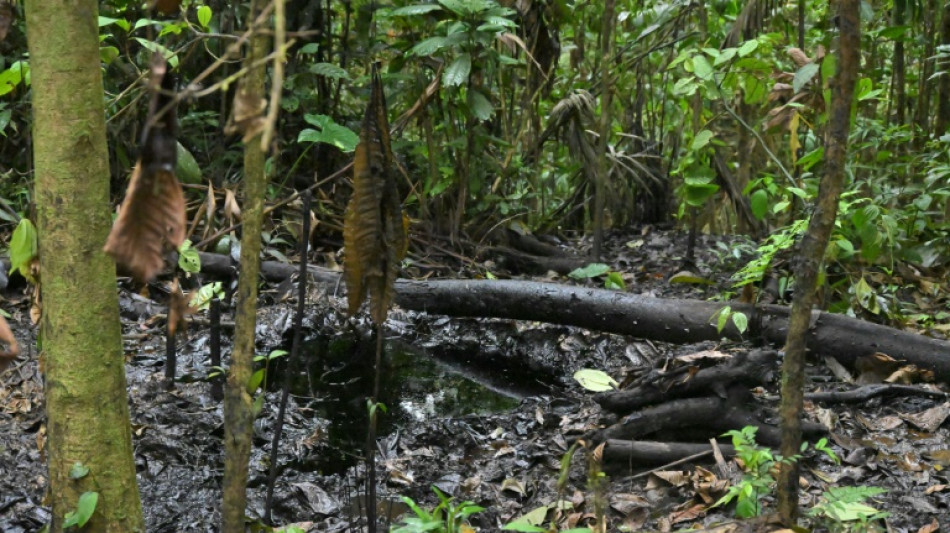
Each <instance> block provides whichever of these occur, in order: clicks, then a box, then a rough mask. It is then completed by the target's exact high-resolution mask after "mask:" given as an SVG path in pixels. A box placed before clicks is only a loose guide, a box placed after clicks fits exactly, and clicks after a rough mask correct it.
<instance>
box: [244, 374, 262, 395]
mask: <svg viewBox="0 0 950 533" xmlns="http://www.w3.org/2000/svg"><path fill="white" fill-rule="evenodd" d="M264 372H266V371H265V370H264V369H263V368H259V369H257V370H256V371H255V372H254V373H253V374H251V379H249V380H247V393H248V394H254V391H256V390H257V388H258V387H260V386H261V382H263V381H264Z"/></svg>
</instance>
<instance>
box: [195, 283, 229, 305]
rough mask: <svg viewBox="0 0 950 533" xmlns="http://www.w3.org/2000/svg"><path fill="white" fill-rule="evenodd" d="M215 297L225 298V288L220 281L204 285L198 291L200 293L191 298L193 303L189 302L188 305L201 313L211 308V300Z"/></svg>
mask: <svg viewBox="0 0 950 533" xmlns="http://www.w3.org/2000/svg"><path fill="white" fill-rule="evenodd" d="M215 297H218V298H224V287H222V285H221V282H220V281H215V282H214V283H206V284H204V285H202V286H201V288H200V289H198V292H196V293H195V294H194V296H192V297H191V301H190V302H188V305H189V307H194V308H195V309H197V310H199V311H204V310H205V309H208V307H210V306H211V300H213V299H214V298H215Z"/></svg>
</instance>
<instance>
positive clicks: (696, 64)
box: [693, 55, 714, 81]
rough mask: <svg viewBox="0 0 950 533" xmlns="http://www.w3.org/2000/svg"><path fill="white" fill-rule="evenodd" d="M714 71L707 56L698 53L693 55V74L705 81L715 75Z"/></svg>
mask: <svg viewBox="0 0 950 533" xmlns="http://www.w3.org/2000/svg"><path fill="white" fill-rule="evenodd" d="M713 72H714V71H713V68H712V65H710V64H709V60H708V59H706V56H702V55H697V56H695V57H693V74H696V77H698V78H699V79H701V80H703V81H709V80H711V79H712V77H713Z"/></svg>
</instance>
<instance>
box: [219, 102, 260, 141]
mask: <svg viewBox="0 0 950 533" xmlns="http://www.w3.org/2000/svg"><path fill="white" fill-rule="evenodd" d="M265 109H267V100H265V99H263V98H260V97H258V98H254V97H253V95H251V94H248V93H247V92H244V91H238V92H237V93H235V95H234V106H233V107H232V109H231V116H230V117H229V118H228V123H227V124H226V125H225V126H224V133H225V134H227V135H233V134H235V133H241V134H242V135H243V141H244V142H245V143H247V142H249V141H250V140H251V139H253V138H254V137H256V136H257V135H258V134H260V133H261V131H263V130H264V124H265V123H266V120H265V118H264V110H265Z"/></svg>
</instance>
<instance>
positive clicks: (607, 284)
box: [604, 272, 627, 291]
mask: <svg viewBox="0 0 950 533" xmlns="http://www.w3.org/2000/svg"><path fill="white" fill-rule="evenodd" d="M604 288H606V289H611V290H616V291H625V290H627V284H626V282H624V281H623V277H622V276H621V275H620V272H609V273H608V274H607V280H606V281H604Z"/></svg>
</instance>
